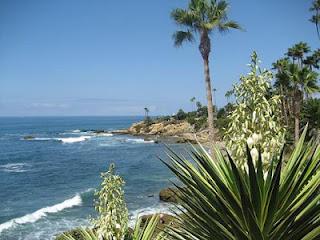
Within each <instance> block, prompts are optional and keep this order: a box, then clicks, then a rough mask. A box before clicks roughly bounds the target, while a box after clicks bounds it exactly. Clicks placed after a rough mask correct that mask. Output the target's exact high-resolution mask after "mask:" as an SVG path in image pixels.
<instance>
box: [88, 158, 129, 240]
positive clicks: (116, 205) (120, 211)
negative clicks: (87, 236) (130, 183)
mask: <svg viewBox="0 0 320 240" xmlns="http://www.w3.org/2000/svg"><path fill="white" fill-rule="evenodd" d="M101 178H102V183H101V188H100V190H99V191H97V192H96V194H95V195H96V196H97V197H98V200H97V202H96V204H95V209H96V211H97V212H98V213H99V216H98V218H97V219H94V220H92V222H93V224H94V228H95V229H97V231H96V232H97V236H98V237H99V239H107V240H121V239H124V236H125V235H126V233H127V230H128V209H127V207H126V203H125V200H124V192H123V190H122V188H123V185H124V181H123V179H122V178H121V177H120V176H118V175H115V174H114V165H113V164H111V165H110V167H109V171H108V172H106V173H102V174H101Z"/></svg>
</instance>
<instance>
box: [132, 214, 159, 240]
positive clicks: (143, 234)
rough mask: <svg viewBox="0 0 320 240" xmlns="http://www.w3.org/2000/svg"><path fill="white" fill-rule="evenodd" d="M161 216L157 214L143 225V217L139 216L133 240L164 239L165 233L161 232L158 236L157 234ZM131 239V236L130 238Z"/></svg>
mask: <svg viewBox="0 0 320 240" xmlns="http://www.w3.org/2000/svg"><path fill="white" fill-rule="evenodd" d="M159 220H160V216H159V215H157V214H155V215H153V216H152V218H151V219H150V220H149V221H148V222H147V223H146V224H145V225H144V227H142V226H141V222H142V219H141V218H138V221H137V222H136V225H135V227H134V231H133V235H132V240H151V239H154V240H161V239H164V238H163V235H162V234H161V233H159V234H158V235H157V236H154V235H155V231H156V229H157V225H158V223H159ZM130 239H131V238H130Z"/></svg>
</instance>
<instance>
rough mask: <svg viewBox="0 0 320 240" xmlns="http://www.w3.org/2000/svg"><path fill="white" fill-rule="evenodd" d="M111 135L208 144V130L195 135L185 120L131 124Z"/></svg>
mask: <svg viewBox="0 0 320 240" xmlns="http://www.w3.org/2000/svg"><path fill="white" fill-rule="evenodd" d="M112 133H114V134H130V135H134V136H143V137H144V138H146V139H152V140H156V141H161V140H164V139H166V140H168V139H171V140H173V141H174V142H176V143H186V142H191V143H196V142H197V141H198V142H200V143H207V142H208V130H206V129H205V130H202V131H198V132H196V133H195V131H194V127H193V126H192V125H190V124H189V123H188V122H187V121H186V120H167V121H155V122H152V123H149V124H147V123H145V122H144V121H141V122H137V123H134V124H132V125H131V126H130V127H129V128H128V129H122V130H115V131H112Z"/></svg>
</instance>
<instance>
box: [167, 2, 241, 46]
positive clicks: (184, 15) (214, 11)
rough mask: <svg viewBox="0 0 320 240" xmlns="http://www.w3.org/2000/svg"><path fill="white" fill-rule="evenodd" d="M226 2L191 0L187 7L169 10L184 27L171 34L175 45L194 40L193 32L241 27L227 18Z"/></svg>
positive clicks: (223, 30)
mask: <svg viewBox="0 0 320 240" xmlns="http://www.w3.org/2000/svg"><path fill="white" fill-rule="evenodd" d="M228 7H229V6H228V3H227V2H226V1H224V0H221V1H216V0H215V1H205V0H191V1H190V2H189V5H188V8H187V9H181V8H177V9H175V10H173V11H172V12H171V17H172V19H173V20H174V21H175V22H176V23H177V24H178V25H179V26H182V27H185V29H183V30H180V31H177V32H175V33H174V35H173V39H174V44H175V46H181V45H182V43H183V42H185V41H189V42H193V41H194V39H195V38H194V34H198V33H202V32H206V33H207V34H210V33H212V32H213V31H214V30H218V31H219V32H225V31H228V30H230V29H241V27H240V26H239V25H238V23H236V22H235V21H230V20H228V16H227V12H228Z"/></svg>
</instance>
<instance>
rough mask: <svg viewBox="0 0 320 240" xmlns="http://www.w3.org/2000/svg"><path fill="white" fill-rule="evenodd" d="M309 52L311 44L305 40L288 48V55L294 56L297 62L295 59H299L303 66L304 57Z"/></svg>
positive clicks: (293, 58)
mask: <svg viewBox="0 0 320 240" xmlns="http://www.w3.org/2000/svg"><path fill="white" fill-rule="evenodd" d="M308 52H310V47H309V45H308V44H307V43H305V42H299V43H297V44H295V45H294V46H293V47H291V48H289V49H288V52H287V56H288V57H292V60H293V63H295V60H298V64H300V67H302V65H303V57H304V55H305V54H306V53H308Z"/></svg>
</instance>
